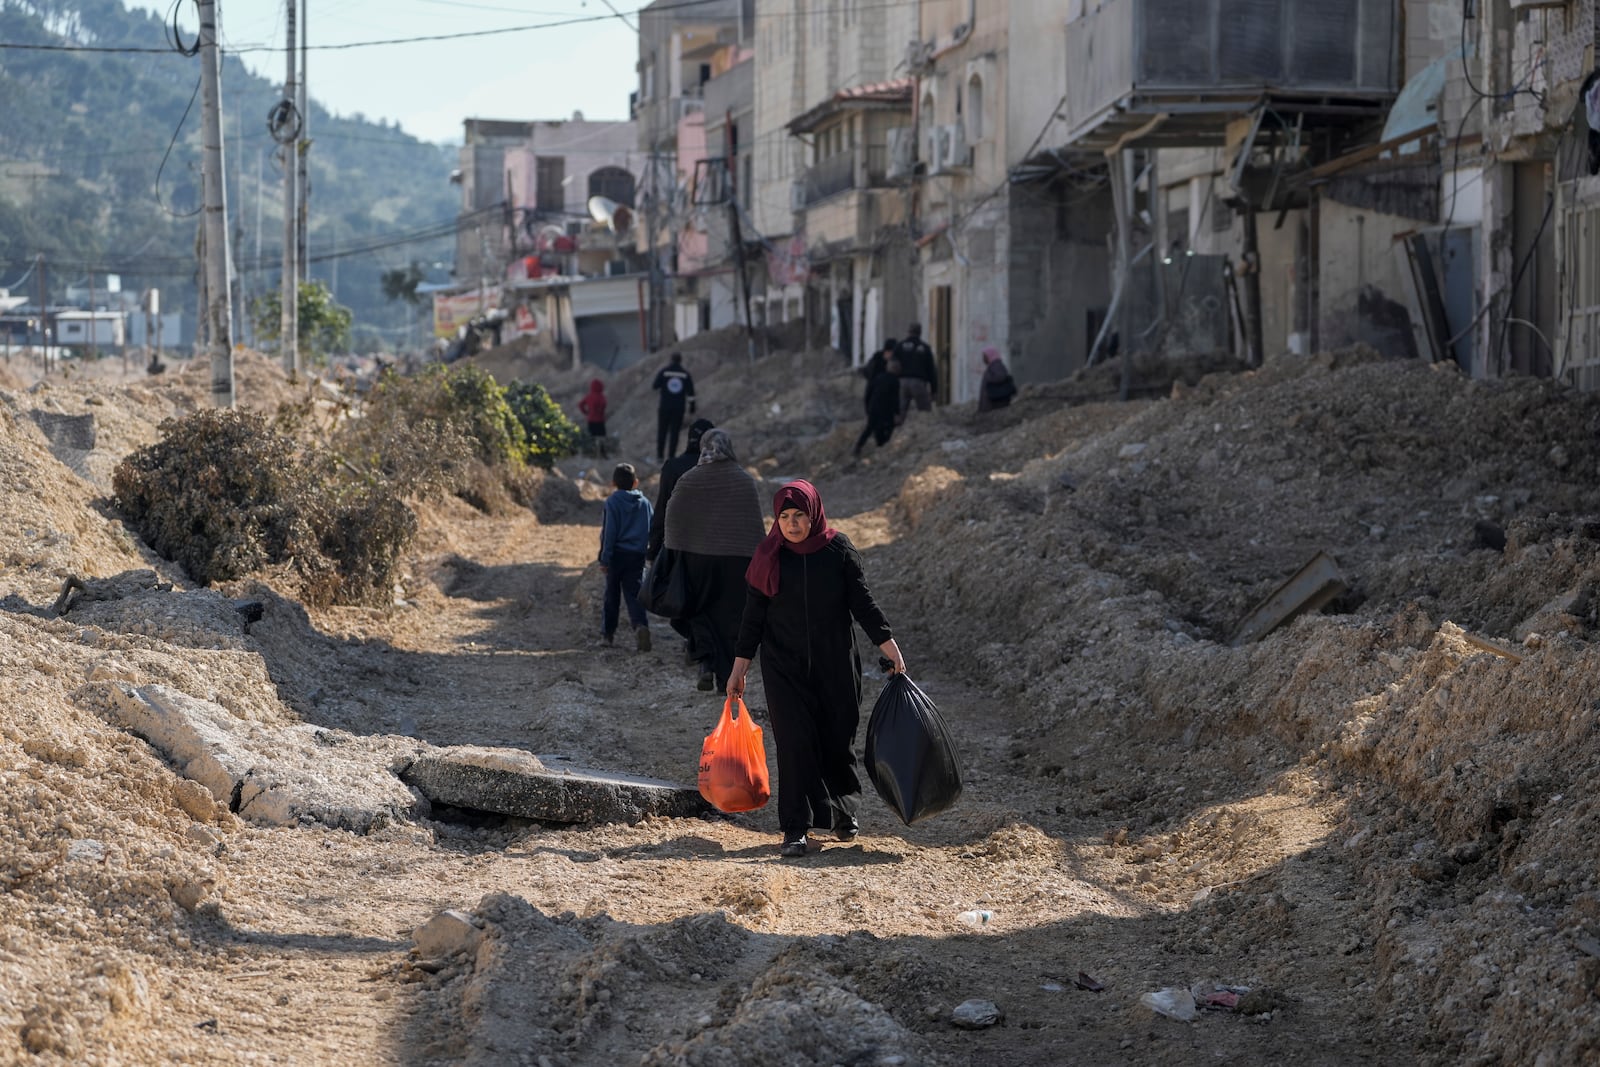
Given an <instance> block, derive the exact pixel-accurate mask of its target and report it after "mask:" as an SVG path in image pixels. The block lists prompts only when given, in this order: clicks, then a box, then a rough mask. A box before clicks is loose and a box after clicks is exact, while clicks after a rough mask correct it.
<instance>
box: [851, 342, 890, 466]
mask: <svg viewBox="0 0 1600 1067" xmlns="http://www.w3.org/2000/svg"><path fill="white" fill-rule="evenodd" d="M866 407H867V425H866V428H865V429H863V430H862V431H861V436H860V437H858V438H856V448H855V453H854V455H855V456H856V457H857V458H858V459H859V458H860V456H861V450H862V449H863V448H865V447H866V446H867V438H869V437H872V438H875V439H876V440H877V442H878V447H879V448H882V447H883V446H884V445H886V444H888V443H889V438H891V437H893V436H894V424H895V419H896V418H898V417H899V414H900V361H899V360H898V359H891V360H889V361H888V362H887V363H886V364H885V365H884V366H883V368H882V369H881V370H879V371H878V373H877V374H875V375H874V376H873V378H872V381H870V382H868V383H867V401H866Z"/></svg>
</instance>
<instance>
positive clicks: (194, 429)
mask: <svg viewBox="0 0 1600 1067" xmlns="http://www.w3.org/2000/svg"><path fill="white" fill-rule="evenodd" d="M112 490H113V493H114V503H115V505H116V507H117V508H118V509H119V510H120V511H121V512H122V514H123V515H124V516H125V517H126V518H127V520H128V522H129V524H130V525H132V526H133V528H134V529H135V530H137V531H138V533H139V535H140V536H141V537H142V538H144V540H145V543H147V544H148V545H150V547H151V548H153V549H154V550H155V551H156V552H158V553H159V554H160V555H162V556H163V557H165V558H167V559H170V560H174V561H176V562H178V563H181V564H182V565H183V567H184V569H185V570H187V571H188V573H189V575H190V576H191V577H192V578H194V579H195V580H196V581H198V582H202V583H206V584H211V583H215V582H222V581H230V580H233V579H236V578H241V577H243V576H245V575H247V574H251V573H255V572H259V571H263V570H267V569H269V568H273V567H285V568H287V569H288V570H289V572H291V573H292V574H293V576H294V577H295V578H296V579H297V581H298V584H299V585H300V587H301V588H300V594H301V596H302V597H303V598H304V599H305V600H306V601H307V602H308V603H312V604H316V605H319V606H323V605H327V604H332V603H346V604H381V603H385V602H387V601H388V599H389V598H390V596H391V595H392V594H391V592H390V590H391V589H392V587H393V584H394V570H395V567H396V564H397V562H398V560H399V556H400V553H401V552H402V551H404V549H405V547H406V545H408V544H409V543H410V541H411V539H412V537H413V536H415V534H416V530H417V520H416V516H415V515H414V514H413V513H412V512H411V510H410V509H409V508H408V507H406V505H405V504H404V503H403V502H402V501H401V500H400V499H399V497H397V496H396V495H395V494H394V492H393V491H392V490H391V489H390V488H389V487H388V486H387V485H386V484H385V483H384V482H383V481H382V480H381V479H376V478H372V477H367V476H363V475H362V474H361V472H359V471H357V470H355V469H354V468H352V467H350V466H348V465H346V464H342V463H340V462H338V461H337V460H336V459H335V457H333V456H332V455H331V454H330V453H328V452H326V451H323V450H321V449H317V448H314V447H309V446H302V445H301V444H299V443H297V442H296V441H294V440H293V439H292V438H290V437H288V436H285V435H284V434H281V433H278V432H276V431H275V430H273V429H272V428H271V426H269V425H268V423H267V420H266V419H265V418H264V417H262V416H260V415H257V414H254V413H251V412H244V411H215V410H205V411H200V412H196V413H195V414H192V415H188V416H185V417H183V418H181V419H168V420H166V421H165V422H163V423H162V424H161V440H160V441H158V442H157V443H156V444H154V445H151V446H149V447H147V448H142V449H140V450H138V451H137V452H134V453H132V454H131V455H129V456H127V457H126V458H125V459H123V461H122V462H121V463H119V464H118V465H117V468H116V470H115V472H114V473H113V475H112Z"/></svg>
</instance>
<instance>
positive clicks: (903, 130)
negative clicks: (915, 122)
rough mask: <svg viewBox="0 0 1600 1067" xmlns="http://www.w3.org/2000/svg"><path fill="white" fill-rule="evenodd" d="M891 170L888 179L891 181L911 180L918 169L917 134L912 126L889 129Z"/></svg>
mask: <svg viewBox="0 0 1600 1067" xmlns="http://www.w3.org/2000/svg"><path fill="white" fill-rule="evenodd" d="M888 139H889V169H888V173H887V175H886V177H888V179H889V180H890V181H896V180H898V179H901V178H909V177H911V175H912V174H913V173H915V172H916V169H917V132H916V130H914V129H912V128H911V127H910V126H891V127H890V128H889V134H888Z"/></svg>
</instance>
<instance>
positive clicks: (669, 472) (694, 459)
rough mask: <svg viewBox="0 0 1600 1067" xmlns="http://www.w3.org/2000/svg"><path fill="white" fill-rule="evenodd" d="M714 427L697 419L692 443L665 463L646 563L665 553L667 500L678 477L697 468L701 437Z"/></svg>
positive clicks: (691, 439) (691, 429)
mask: <svg viewBox="0 0 1600 1067" xmlns="http://www.w3.org/2000/svg"><path fill="white" fill-rule="evenodd" d="M714 427H715V423H713V422H712V421H711V420H710V419H695V420H694V421H693V422H691V423H690V424H689V446H688V447H687V448H685V449H684V450H683V454H682V455H678V456H673V457H672V458H671V459H669V460H667V461H666V462H665V463H663V464H662V465H661V481H660V484H659V485H658V486H657V488H656V508H655V517H654V518H652V519H651V520H650V547H649V548H648V549H646V550H645V554H644V560H645V562H646V563H654V562H655V561H656V557H657V556H659V555H661V545H662V542H663V541H664V540H665V539H666V536H667V502H668V501H670V500H671V499H672V490H673V489H675V488H677V485H678V479H679V478H682V477H683V476H684V475H685V474H687V473H689V472H690V471H692V470H694V467H695V464H697V463H699V462H700V438H702V437H704V436H705V432H706V431H707V430H710V429H713V428H714Z"/></svg>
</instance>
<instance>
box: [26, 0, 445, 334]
mask: <svg viewBox="0 0 1600 1067" xmlns="http://www.w3.org/2000/svg"><path fill="white" fill-rule="evenodd" d="M223 17H224V20H225V19H226V14H225V13H224V16H223ZM188 21H189V22H191V23H192V21H193V20H192V18H190V19H189V20H188ZM224 30H226V23H225V22H224ZM0 40H5V41H8V42H14V43H19V44H27V43H33V44H50V45H60V44H78V45H93V46H95V47H133V48H155V49H166V50H165V51H163V52H158V53H154V54H149V53H123V54H119V53H104V52H62V51H28V50H22V49H5V50H0V99H4V100H5V101H6V104H7V106H6V107H5V108H4V109H3V110H0V285H8V284H12V283H15V282H16V281H17V280H18V279H19V277H20V276H22V275H23V273H24V272H25V271H27V270H28V268H29V266H30V265H31V264H32V263H33V261H34V258H35V256H36V255H38V254H43V255H44V256H45V261H46V264H47V269H48V279H49V285H50V289H51V294H52V299H53V300H61V299H62V298H63V296H64V291H65V288H66V287H67V286H68V285H72V284H79V285H81V283H82V281H83V279H84V278H85V277H86V276H87V274H88V273H89V271H90V270H93V271H95V272H96V273H97V274H104V273H117V274H120V275H121V277H122V284H123V288H124V289H126V290H131V291H134V292H138V291H141V290H143V289H144V288H147V287H150V286H155V287H159V288H161V289H162V291H163V293H164V297H165V298H164V301H163V303H164V306H165V308H166V309H167V310H169V311H170V310H175V309H180V308H181V309H182V310H184V311H185V313H186V317H187V318H188V320H189V321H190V322H191V323H192V321H193V308H194V301H195V283H194V273H195V257H194V245H195V234H196V225H197V218H196V217H195V215H194V213H195V211H196V209H197V208H198V206H199V196H200V122H199V119H200V112H199V105H198V103H197V102H196V103H194V105H193V107H192V109H191V107H190V104H191V101H192V100H193V99H194V94H195V90H196V88H197V86H198V79H199V60H198V59H197V58H187V57H184V56H182V55H180V54H178V53H177V52H175V51H172V50H170V46H169V45H168V44H167V40H166V32H165V28H164V26H163V23H162V20H161V19H159V18H157V17H155V16H154V15H151V14H150V13H148V12H144V11H137V12H136V11H129V10H127V9H126V8H124V7H123V6H122V4H121V3H120V2H119V0H70V2H69V0H33V2H30V3H28V4H26V5H23V4H18V3H6V4H4V5H0ZM281 95H282V92H281V86H280V85H276V84H273V83H270V82H268V81H266V80H264V79H262V78H259V77H256V76H255V75H253V74H251V73H250V72H249V71H248V70H247V69H246V68H245V67H244V65H243V64H242V63H241V62H239V60H238V59H237V58H236V57H233V56H227V55H225V56H224V60H223V74H222V113H223V121H224V136H225V141H226V144H225V150H226V152H227V153H228V159H227V168H228V208H229V214H230V220H231V231H230V232H231V237H230V239H231V242H232V246H233V253H234V260H235V263H236V264H237V266H238V269H239V271H240V274H241V283H242V286H243V288H244V291H245V293H246V298H247V299H248V298H249V297H250V296H252V295H254V294H257V293H259V292H261V291H262V290H263V288H265V287H270V286H275V285H276V279H277V276H278V271H277V264H278V262H279V259H280V255H281V253H280V249H281V248H282V233H283V224H282V208H281V189H282V179H281V171H280V170H279V168H278V166H277V164H276V163H275V161H274V151H275V149H276V145H275V144H274V143H273V141H272V139H271V137H270V136H269V135H268V132H267V123H266V116H267V112H268V110H269V108H271V107H272V105H273V104H274V103H276V102H277V100H278V99H279V98H280V96H281ZM186 111H187V112H188V114H187V117H185V112H186ZM311 123H312V126H311V129H312V136H313V141H314V145H313V148H312V151H311V154H310V157H309V159H310V163H311V182H312V201H311V205H312V210H311V232H310V237H309V241H310V246H311V252H312V256H313V263H312V265H311V276H312V277H313V278H317V279H320V280H322V281H324V282H326V283H329V284H330V285H332V286H333V287H334V289H335V291H336V295H337V297H338V299H339V301H340V302H341V303H342V304H344V305H345V306H347V307H349V308H350V309H351V310H352V311H353V312H354V313H355V318H356V322H357V327H358V329H357V333H358V335H361V334H363V333H365V334H366V335H367V336H369V337H387V338H390V339H391V340H395V341H398V340H402V339H404V338H405V337H407V336H408V333H407V329H408V328H409V327H410V326H411V324H412V323H413V322H414V321H415V319H414V314H415V313H414V312H411V311H409V309H407V308H404V307H402V306H400V305H398V304H395V303H392V302H389V301H386V300H385V299H384V297H383V294H382V291H381V289H380V288H379V284H378V276H379V275H380V274H381V273H382V272H383V271H384V270H389V269H393V268H395V267H400V266H404V265H405V264H406V263H408V262H409V261H411V260H413V259H415V260H418V261H420V262H422V263H425V264H428V263H432V262H434V261H436V260H448V259H449V258H451V255H452V243H451V240H450V239H449V238H443V239H435V240H433V241H431V242H423V243H412V244H403V245H397V246H395V247H392V248H388V249H384V250H382V251H379V252H375V253H369V254H363V255H359V256H347V257H342V258H339V259H337V260H332V259H323V260H321V261H318V259H317V257H319V256H328V255H329V254H333V253H337V252H338V251H339V250H341V249H349V248H350V247H352V246H353V245H356V244H365V243H368V242H369V241H370V239H371V238H373V237H374V236H383V235H393V234H406V233H414V232H416V231H418V230H423V229H426V228H427V227H429V226H432V225H434V224H437V223H440V222H446V223H448V222H449V221H450V220H452V219H453V218H454V215H455V212H456V209H457V203H458V194H457V193H456V190H455V188H454V187H453V186H452V185H450V184H449V175H450V171H451V170H452V169H453V168H454V166H455V151H454V149H448V148H444V147H441V146H439V145H433V144H428V143H425V142H422V141H418V140H417V139H416V138H414V137H411V136H409V135H408V134H406V133H404V132H403V131H401V130H400V129H399V128H398V127H395V126H391V125H385V124H379V123H372V122H367V121H365V120H363V119H361V118H359V117H337V116H334V115H331V114H329V113H328V112H327V111H326V110H325V109H324V108H322V107H321V106H320V105H318V104H316V102H315V101H314V100H313V104H312V109H311ZM180 124H181V125H180ZM174 131H178V132H177V137H176V140H175V141H174ZM169 144H170V145H171V149H170V154H169V152H168V146H169ZM158 178H159V180H158ZM258 234H259V235H260V241H259V244H258V242H257V236H258ZM258 260H259V262H260V267H259V268H258ZM433 276H436V277H437V276H442V275H441V273H440V272H437V271H435V272H433ZM35 284H36V280H35V279H33V278H29V279H28V280H27V281H26V282H24V284H23V286H22V287H21V288H20V289H19V292H25V293H28V294H32V293H34V291H35V290H34V289H33V288H32V286H33V285H35Z"/></svg>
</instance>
